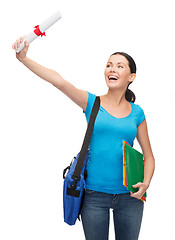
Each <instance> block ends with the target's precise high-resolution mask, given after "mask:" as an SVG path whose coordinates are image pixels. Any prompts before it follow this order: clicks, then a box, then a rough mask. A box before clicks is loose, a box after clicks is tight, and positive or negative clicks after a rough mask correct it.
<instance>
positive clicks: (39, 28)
mask: <svg viewBox="0 0 175 240" xmlns="http://www.w3.org/2000/svg"><path fill="white" fill-rule="evenodd" d="M61 17H62V15H61V13H60V12H59V11H57V12H56V13H55V14H53V15H52V16H51V17H50V18H48V19H47V20H45V21H44V22H43V23H41V24H40V25H36V26H35V27H34V28H35V30H34V31H32V32H31V33H29V34H28V35H27V36H25V38H24V39H23V41H21V40H20V41H19V39H18V40H17V41H16V42H17V44H16V45H15V47H13V46H12V48H14V49H15V50H16V53H19V52H20V51H21V50H22V49H23V48H24V47H25V46H26V45H25V41H26V44H30V43H31V42H32V41H33V40H35V39H36V38H37V37H38V36H41V37H42V36H45V31H46V30H47V29H48V28H49V27H51V26H52V25H53V24H54V23H56V22H57V21H58V20H59V19H60V18H61ZM20 39H21V38H20ZM16 46H17V47H18V48H16ZM23 53H24V52H23Z"/></svg>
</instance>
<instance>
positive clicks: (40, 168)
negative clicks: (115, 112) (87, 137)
mask: <svg viewBox="0 0 175 240" xmlns="http://www.w3.org/2000/svg"><path fill="white" fill-rule="evenodd" d="M57 10H59V11H60V12H61V13H62V14H63V18H62V19H61V20H59V21H58V22H57V23H56V24H55V25H53V26H52V27H51V28H50V29H48V30H47V31H46V37H42V39H41V38H38V39H36V40H35V41H34V42H33V43H31V45H30V47H29V52H28V57H29V58H31V59H33V60H34V61H36V62H38V63H40V64H41V65H43V66H46V67H48V68H50V69H53V70H55V71H57V72H59V73H60V74H61V75H62V76H63V77H64V78H65V79H66V80H67V81H70V82H71V83H72V84H74V85H75V86H76V87H78V88H80V89H84V90H87V91H90V92H91V93H94V94H96V95H103V94H105V93H107V86H106V83H105V79H104V69H105V65H106V62H107V60H108V57H109V56H110V55H111V54H112V53H114V52H116V51H124V52H126V53H128V54H130V55H131V56H132V57H133V58H134V59H135V61H136V64H137V69H138V70H137V77H136V79H135V81H134V83H133V84H131V85H130V89H131V90H132V91H133V92H134V93H135V95H136V102H135V103H136V104H139V105H140V106H141V107H142V108H143V109H144V112H145V115H146V119H147V124H148V133H149V137H150V141H151V146H152V150H153V154H154V157H155V160H156V170H155V174H154V177H153V179H152V182H151V185H150V188H149V189H148V198H147V202H146V204H145V210H144V216H143V222H142V228H141V232H140V238H139V239H140V240H147V239H149V240H155V239H160V240H164V239H166V240H172V239H175V235H174V229H173V226H174V225H175V222H174V212H173V211H174V199H173V196H174V176H173V174H174V170H173V165H174V155H173V150H174V144H173V143H174V134H175V131H174V120H175V117H174V113H173V112H174V103H175V97H174V86H175V84H174V82H175V68H174V62H175V57H174V56H175V48H174V42H175V35H174V21H175V16H174V3H173V1H169V0H167V1H152V0H147V1H140V0H132V1H131V0H122V1H117V0H115V1H114V0H108V1H98V0H89V1H84V0H74V1H72V0H57V1H56V0H49V1H46V2H45V3H44V1H41V0H38V1H34V0H30V1H21V0H16V1H9V0H7V1H6V2H3V5H1V9H0V20H1V21H0V22H1V38H0V41H1V54H0V60H1V64H0V66H1V71H0V73H1V78H0V84H1V86H0V102H1V104H0V108H1V109H0V113H1V117H0V127H1V129H0V146H1V150H0V155H1V156H0V226H1V230H0V239H1V240H13V239H18V240H24V239H25V240H31V239H32V240H38V239H42V240H46V239H47V240H50V239H52V240H56V239H61V238H64V239H70V238H71V239H84V234H83V230H82V226H81V222H79V221H77V223H76V225H75V226H73V227H70V226H68V225H67V224H65V223H64V222H63V203H62V189H63V179H62V170H63V169H64V168H65V167H66V166H67V165H68V164H69V163H70V161H71V160H72V158H73V156H75V155H76V154H77V153H78V152H79V150H80V148H81V145H82V141H83V138H84V134H85V130H86V126H87V123H86V119H85V115H84V114H83V110H82V109H81V108H80V107H79V106H77V105H75V104H74V103H73V102H72V101H71V100H70V99H69V98H67V97H66V96H65V95H64V94H63V93H61V92H60V91H59V90H58V89H56V88H55V87H53V86H52V85H51V84H49V83H47V82H45V81H43V80H42V79H40V78H39V77H37V76H36V75H34V74H33V73H32V72H30V71H29V70H28V69H27V68H26V67H25V66H24V65H22V64H21V63H20V62H18V60H17V59H16V57H15V52H14V50H12V47H11V46H12V44H13V42H14V41H15V40H16V39H17V38H18V37H19V36H22V35H24V34H25V35H26V34H28V33H30V32H31V31H32V29H33V27H34V26H35V25H37V24H40V23H41V22H42V21H44V20H45V19H46V18H48V17H50V16H51V15H52V14H53V13H55V12H56V11H57ZM134 148H136V149H138V150H140V146H139V144H138V142H137V140H135V142H134ZM173 237H174V238H173ZM110 239H111V240H112V239H114V229H113V221H112V215H111V224H110Z"/></svg>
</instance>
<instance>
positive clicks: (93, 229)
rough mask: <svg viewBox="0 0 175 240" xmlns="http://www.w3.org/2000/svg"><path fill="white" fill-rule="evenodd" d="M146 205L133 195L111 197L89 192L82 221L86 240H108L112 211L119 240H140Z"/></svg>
mask: <svg viewBox="0 0 175 240" xmlns="http://www.w3.org/2000/svg"><path fill="white" fill-rule="evenodd" d="M143 207H144V203H143V202H142V201H141V200H139V199H136V198H133V197H130V193H124V194H108V193H102V192H96V191H92V190H88V189H87V190H86V193H85V200H84V204H83V207H82V210H81V218H82V224H83V229H84V233H85V238H86V240H108V235H109V217H110V214H109V213H110V209H113V217H114V229H115V239H116V240H138V236H139V232H140V226H141V222H142V215H143Z"/></svg>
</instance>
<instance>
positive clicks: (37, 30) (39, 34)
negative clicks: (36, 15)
mask: <svg viewBox="0 0 175 240" xmlns="http://www.w3.org/2000/svg"><path fill="white" fill-rule="evenodd" d="M34 28H35V30H34V33H35V34H36V35H37V36H41V37H42V36H46V34H45V32H43V33H42V32H41V31H40V29H39V25H36V26H35V27H34Z"/></svg>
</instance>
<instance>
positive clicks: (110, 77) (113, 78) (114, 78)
mask: <svg viewBox="0 0 175 240" xmlns="http://www.w3.org/2000/svg"><path fill="white" fill-rule="evenodd" d="M109 80H118V78H117V77H116V76H109Z"/></svg>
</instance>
